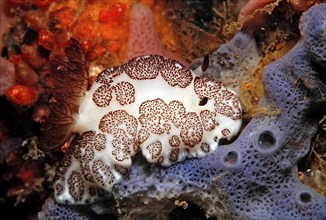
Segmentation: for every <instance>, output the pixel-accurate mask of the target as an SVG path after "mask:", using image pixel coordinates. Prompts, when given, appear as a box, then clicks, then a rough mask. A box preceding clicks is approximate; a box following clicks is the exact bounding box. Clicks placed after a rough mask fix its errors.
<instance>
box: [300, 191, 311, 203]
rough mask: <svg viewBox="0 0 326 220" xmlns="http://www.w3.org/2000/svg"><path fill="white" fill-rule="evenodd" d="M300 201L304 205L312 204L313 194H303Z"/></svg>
mask: <svg viewBox="0 0 326 220" xmlns="http://www.w3.org/2000/svg"><path fill="white" fill-rule="evenodd" d="M299 198H300V201H301V202H303V203H309V202H311V194H310V193H309V192H301V193H300V195H299Z"/></svg>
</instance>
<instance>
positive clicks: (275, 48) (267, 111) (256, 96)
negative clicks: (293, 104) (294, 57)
mask: <svg viewBox="0 0 326 220" xmlns="http://www.w3.org/2000/svg"><path fill="white" fill-rule="evenodd" d="M280 45H282V46H280ZM293 45H294V42H286V43H285V42H282V43H276V42H271V43H269V44H268V45H267V46H266V47H265V49H264V50H265V52H264V54H265V55H263V56H262V57H261V60H260V62H259V64H258V66H257V68H256V70H255V71H254V72H253V73H249V71H248V73H247V74H250V75H249V79H250V80H244V77H241V78H240V95H239V98H240V101H241V104H242V107H243V111H244V115H243V118H245V119H250V118H252V117H254V116H257V115H277V114H280V113H281V112H280V110H279V109H275V107H271V106H259V105H258V103H259V101H260V99H261V98H262V97H263V95H264V86H263V73H264V67H265V66H266V65H268V64H270V63H272V62H274V61H275V60H277V59H279V58H281V57H282V56H283V55H285V54H286V53H287V52H288V51H289V50H290V49H291V48H292V47H293ZM271 51H272V52H271Z"/></svg>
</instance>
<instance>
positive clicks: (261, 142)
mask: <svg viewBox="0 0 326 220" xmlns="http://www.w3.org/2000/svg"><path fill="white" fill-rule="evenodd" d="M254 146H255V147H256V149H257V150H258V151H259V152H260V153H262V154H270V153H273V152H274V151H275V150H276V149H277V148H278V144H277V139H276V137H275V135H274V133H273V132H271V131H268V130H265V131H262V132H260V133H257V134H256V135H255V140H254Z"/></svg>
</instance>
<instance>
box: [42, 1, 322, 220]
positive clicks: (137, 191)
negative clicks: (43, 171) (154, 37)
mask: <svg viewBox="0 0 326 220" xmlns="http://www.w3.org/2000/svg"><path fill="white" fill-rule="evenodd" d="M325 11H326V4H319V5H316V6H313V7H311V8H310V9H309V10H308V11H307V12H306V13H304V14H303V15H302V17H301V20H300V30H301V35H302V37H301V39H300V40H299V41H298V42H297V44H296V45H295V46H294V47H293V48H292V49H291V50H290V51H289V52H288V53H287V54H286V55H284V56H283V57H282V58H280V59H278V60H276V61H275V62H273V63H271V64H269V65H267V66H266V67H265V69H264V80H263V82H264V90H265V94H264V97H263V98H262V100H261V101H260V105H269V106H272V107H274V108H278V109H279V110H280V112H281V114H279V115H273V116H255V117H254V118H253V119H252V120H251V121H250V122H249V123H248V124H247V126H246V127H245V128H244V129H243V130H242V132H241V134H240V136H239V137H238V138H237V139H236V140H235V141H234V142H233V143H231V144H229V145H223V146H220V147H219V148H218V149H217V150H216V151H215V152H214V153H213V154H211V155H208V156H206V157H204V158H202V159H191V160H186V161H184V162H182V163H178V164H175V165H173V166H171V167H168V168H164V167H161V166H158V165H149V164H148V163H146V162H145V160H144V159H142V158H140V157H139V158H136V159H135V161H134V165H133V166H132V168H131V172H130V174H129V177H128V178H127V179H126V180H125V181H123V182H121V183H119V184H117V185H116V186H115V188H114V190H113V193H112V198H108V200H106V201H101V202H97V203H93V204H89V205H82V206H66V205H61V204H57V203H56V202H55V201H54V200H53V199H52V198H50V199H48V200H47V201H46V203H45V204H44V206H43V210H42V212H41V213H40V214H39V217H40V219H44V220H45V219H109V218H113V217H115V216H118V218H119V219H169V217H171V216H170V214H171V211H172V210H173V209H175V206H176V205H177V206H181V207H184V208H186V207H187V206H188V205H189V206H192V205H193V204H194V205H195V206H197V207H200V209H202V210H203V213H204V215H205V216H206V217H207V218H210V219H215V218H217V219H325V218H326V208H325V207H326V198H325V196H322V195H321V194H319V193H317V192H315V191H313V190H312V189H310V188H309V187H307V186H306V185H304V184H303V183H301V182H300V180H299V176H298V168H297V164H298V162H299V161H300V159H302V158H303V157H304V156H305V155H306V154H307V153H308V151H309V148H310V142H311V138H312V137H313V135H314V134H315V133H316V130H317V125H318V120H317V118H318V117H316V115H319V114H320V113H323V112H325V109H326V108H325V107H326V104H325V97H324V95H325V94H326V87H325V84H323V83H322V82H325V76H323V75H322V74H324V72H323V68H324V67H325V65H326V45H325V40H326V35H325V34H326V27H325V26H326V15H325V13H324V12H325ZM248 39H249V40H250V36H249V35H247V34H246V33H243V32H239V33H238V34H237V35H235V37H234V38H233V39H232V40H231V41H230V42H229V43H227V44H225V45H223V46H222V47H221V48H224V49H223V51H225V52H223V53H218V51H217V53H215V55H216V56H212V59H211V62H210V65H209V67H208V69H207V70H206V71H208V74H210V75H212V76H214V73H215V72H216V71H217V70H218V69H220V70H218V71H219V72H217V73H216V74H218V76H216V77H221V73H222V72H223V70H225V69H227V68H230V66H228V65H223V64H225V63H226V62H227V61H232V59H234V54H233V51H234V48H235V49H236V50H237V51H238V54H240V55H241V56H242V58H241V59H248V57H249V58H250V56H251V55H252V54H249V55H248V54H246V53H245V52H246V50H247V47H246V46H247V45H241V44H240V45H237V44H236V43H235V42H244V43H245V42H248ZM225 47H226V48H228V47H229V48H230V49H229V50H226V49H225ZM228 51H229V52H228ZM221 56H223V57H221ZM253 56H255V55H253ZM222 58H223V59H224V60H225V61H226V62H223V63H221V62H214V59H222ZM234 66H235V68H237V65H234Z"/></svg>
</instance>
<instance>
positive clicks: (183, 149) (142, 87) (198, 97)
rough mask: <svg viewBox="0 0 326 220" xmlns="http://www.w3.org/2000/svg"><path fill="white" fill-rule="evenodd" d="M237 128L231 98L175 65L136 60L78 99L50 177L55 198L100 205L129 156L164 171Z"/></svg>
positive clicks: (127, 165) (100, 78)
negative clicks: (68, 140) (70, 136)
mask: <svg viewBox="0 0 326 220" xmlns="http://www.w3.org/2000/svg"><path fill="white" fill-rule="evenodd" d="M240 126H241V106H240V102H239V99H238V97H237V96H236V95H235V93H234V92H233V91H231V90H228V89H227V88H226V87H225V85H224V84H223V83H221V82H217V81H213V80H210V79H208V78H205V77H199V76H196V75H195V74H193V73H192V72H191V71H190V70H188V69H187V68H185V67H184V66H183V65H182V64H180V63H178V62H177V61H174V60H171V59H168V58H164V57H162V56H157V55H149V56H141V57H137V58H134V59H132V60H130V61H129V62H128V63H126V64H124V65H122V66H119V67H116V68H111V69H107V70H105V71H103V72H102V73H101V74H100V75H99V76H98V77H97V78H96V80H95V82H94V84H93V85H92V87H91V88H90V90H88V91H87V92H86V94H85V96H84V97H82V98H81V103H80V107H79V112H78V114H77V115H76V116H75V123H74V125H73V128H72V131H73V132H75V133H78V134H79V136H78V137H77V138H75V139H74V141H73V143H72V144H71V146H70V148H69V150H68V152H67V153H66V155H65V158H64V161H63V163H62V166H61V167H60V168H59V170H58V172H57V180H56V182H55V198H56V200H57V201H58V202H60V203H71V204H84V203H90V202H94V201H97V200H99V199H101V197H103V196H104V195H105V194H106V193H107V192H110V191H111V190H112V187H113V185H114V184H115V183H117V182H118V181H120V180H121V179H122V178H123V177H125V176H126V175H128V172H129V168H130V166H131V157H132V156H133V155H135V154H136V153H137V152H141V153H142V154H143V156H144V157H145V158H146V159H147V161H149V162H151V163H159V164H161V165H163V166H170V165H172V164H174V163H177V162H180V161H182V160H184V159H185V158H186V157H198V158H200V157H203V156H205V155H207V154H209V153H212V152H213V151H214V150H215V149H216V148H217V146H218V141H219V140H220V139H221V138H227V139H230V138H231V137H232V136H234V135H236V134H237V132H238V131H239V128H240Z"/></svg>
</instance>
